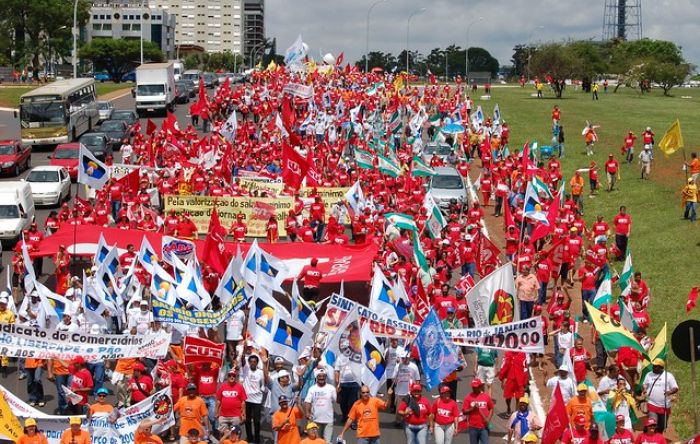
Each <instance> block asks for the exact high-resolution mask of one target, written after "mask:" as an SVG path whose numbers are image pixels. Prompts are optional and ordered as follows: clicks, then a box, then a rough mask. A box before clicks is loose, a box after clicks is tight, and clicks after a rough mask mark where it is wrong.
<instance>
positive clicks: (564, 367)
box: [557, 364, 569, 372]
mask: <svg viewBox="0 0 700 444" xmlns="http://www.w3.org/2000/svg"><path fill="white" fill-rule="evenodd" d="M557 370H559V371H560V372H568V371H569V367H567V366H566V364H562V365H560V366H559V368H558V369H557Z"/></svg>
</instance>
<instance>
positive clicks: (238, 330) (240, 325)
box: [226, 310, 246, 362]
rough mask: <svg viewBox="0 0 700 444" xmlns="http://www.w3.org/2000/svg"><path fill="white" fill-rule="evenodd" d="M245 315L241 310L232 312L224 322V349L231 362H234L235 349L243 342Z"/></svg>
mask: <svg viewBox="0 0 700 444" xmlns="http://www.w3.org/2000/svg"><path fill="white" fill-rule="evenodd" d="M245 320H246V315H245V312H244V311H243V310H238V311H235V312H233V314H232V315H231V317H230V318H228V320H227V321H226V349H227V350H228V355H229V357H230V358H231V361H232V362H233V361H235V360H236V349H237V347H238V344H239V343H240V342H241V341H242V340H243V330H244V329H245Z"/></svg>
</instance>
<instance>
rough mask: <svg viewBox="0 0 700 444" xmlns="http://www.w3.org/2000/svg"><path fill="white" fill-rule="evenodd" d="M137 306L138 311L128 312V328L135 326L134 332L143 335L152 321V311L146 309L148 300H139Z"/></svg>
mask: <svg viewBox="0 0 700 444" xmlns="http://www.w3.org/2000/svg"><path fill="white" fill-rule="evenodd" d="M139 308H140V310H139V311H137V312H135V313H132V314H130V316H129V325H128V328H131V327H136V333H138V334H140V335H145V334H146V333H148V329H149V328H150V327H151V322H153V312H152V311H151V310H149V309H148V301H141V302H140V303H139Z"/></svg>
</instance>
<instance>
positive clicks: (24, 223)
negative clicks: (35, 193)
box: [0, 181, 35, 247]
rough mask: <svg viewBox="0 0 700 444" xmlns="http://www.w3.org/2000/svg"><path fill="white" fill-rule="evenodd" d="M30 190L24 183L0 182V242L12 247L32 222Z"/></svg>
mask: <svg viewBox="0 0 700 444" xmlns="http://www.w3.org/2000/svg"><path fill="white" fill-rule="evenodd" d="M34 210H35V208H34V199H32V189H31V187H30V186H29V184H28V183H27V182H25V181H12V182H10V181H3V182H0V241H2V243H4V244H5V245H7V246H10V247H14V246H15V244H16V243H17V240H18V239H19V238H20V236H21V235H22V230H24V229H26V228H29V225H30V224H31V223H32V221H33V220H34V213H35V211H34Z"/></svg>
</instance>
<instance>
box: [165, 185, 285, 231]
mask: <svg viewBox="0 0 700 444" xmlns="http://www.w3.org/2000/svg"><path fill="white" fill-rule="evenodd" d="M293 205H294V200H293V199H292V198H291V197H278V198H274V199H272V198H263V197H211V196H176V195H166V196H165V211H166V213H167V212H169V211H170V210H175V212H176V213H177V214H181V213H182V212H184V211H188V212H189V213H190V219H192V221H193V222H194V223H195V225H197V230H199V232H200V234H206V233H207V231H208V230H209V219H210V218H211V212H212V209H213V208H214V206H216V210H217V212H218V213H219V219H221V225H223V226H224V228H226V229H227V230H228V229H229V228H231V224H232V223H233V221H234V220H236V218H237V216H238V215H239V214H243V216H244V220H245V223H246V224H247V225H248V236H251V237H265V236H266V235H267V231H266V229H265V227H266V225H267V221H268V220H269V219H270V216H272V215H273V214H274V215H275V216H276V217H277V222H278V229H279V235H280V237H282V236H286V235H287V232H286V231H285V230H284V220H285V218H286V217H287V214H289V210H291V209H292V207H293Z"/></svg>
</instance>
